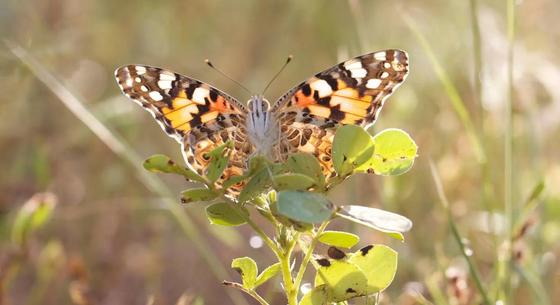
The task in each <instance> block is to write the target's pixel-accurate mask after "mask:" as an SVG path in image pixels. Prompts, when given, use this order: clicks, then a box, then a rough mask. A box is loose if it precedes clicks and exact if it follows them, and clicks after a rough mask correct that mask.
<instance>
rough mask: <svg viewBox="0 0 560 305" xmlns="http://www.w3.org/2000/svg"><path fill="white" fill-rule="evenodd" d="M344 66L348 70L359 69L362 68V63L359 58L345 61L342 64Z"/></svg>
mask: <svg viewBox="0 0 560 305" xmlns="http://www.w3.org/2000/svg"><path fill="white" fill-rule="evenodd" d="M344 68H346V69H348V70H354V69H361V68H362V63H361V62H360V61H359V60H356V61H353V62H347V63H345V64H344Z"/></svg>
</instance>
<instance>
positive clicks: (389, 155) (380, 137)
mask: <svg viewBox="0 0 560 305" xmlns="http://www.w3.org/2000/svg"><path fill="white" fill-rule="evenodd" d="M373 143H374V145H375V151H374V153H373V155H372V156H371V158H370V159H369V161H368V162H367V163H366V164H364V165H362V166H361V167H360V168H358V170H359V171H367V170H368V169H373V172H374V173H375V174H377V175H382V176H396V175H401V174H404V173H406V172H407V171H409V170H410V168H412V165H413V164H414V160H415V159H416V157H417V155H416V153H417V151H418V146H416V143H414V140H413V139H412V138H411V137H410V135H409V134H408V133H406V132H404V131H403V130H400V129H395V128H390V129H385V130H383V131H381V132H380V133H378V134H377V135H375V136H374V137H373Z"/></svg>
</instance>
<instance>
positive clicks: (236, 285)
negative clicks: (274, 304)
mask: <svg viewBox="0 0 560 305" xmlns="http://www.w3.org/2000/svg"><path fill="white" fill-rule="evenodd" d="M222 284H223V285H224V286H226V287H232V288H237V289H239V290H241V291H243V292H245V293H246V294H248V295H250V296H251V297H253V299H255V300H256V301H257V302H259V304H261V305H269V304H268V302H267V301H266V300H265V299H263V298H262V297H261V296H260V295H259V294H258V293H257V292H256V291H255V290H252V289H247V288H245V287H243V285H241V284H239V283H235V282H229V281H223V282H222Z"/></svg>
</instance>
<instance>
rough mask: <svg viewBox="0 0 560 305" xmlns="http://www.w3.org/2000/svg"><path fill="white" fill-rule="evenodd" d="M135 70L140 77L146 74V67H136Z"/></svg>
mask: <svg viewBox="0 0 560 305" xmlns="http://www.w3.org/2000/svg"><path fill="white" fill-rule="evenodd" d="M135 68H136V74H138V75H142V74H144V73H146V68H145V67H142V66H136V67H135Z"/></svg>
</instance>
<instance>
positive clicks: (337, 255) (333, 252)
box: [327, 247, 346, 260]
mask: <svg viewBox="0 0 560 305" xmlns="http://www.w3.org/2000/svg"><path fill="white" fill-rule="evenodd" d="M327 254H328V255H329V257H330V258H332V259H337V260H338V259H343V258H345V257H346V253H344V251H342V250H340V249H338V248H337V247H329V249H328V250H327Z"/></svg>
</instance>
